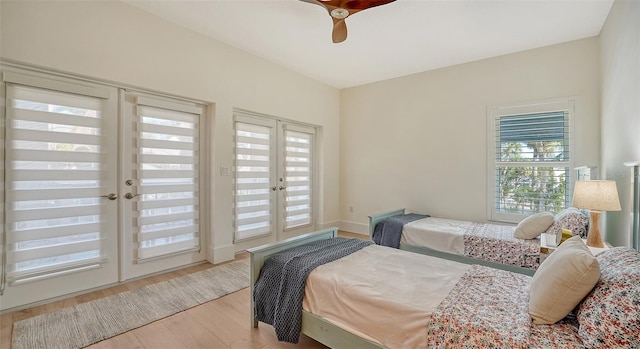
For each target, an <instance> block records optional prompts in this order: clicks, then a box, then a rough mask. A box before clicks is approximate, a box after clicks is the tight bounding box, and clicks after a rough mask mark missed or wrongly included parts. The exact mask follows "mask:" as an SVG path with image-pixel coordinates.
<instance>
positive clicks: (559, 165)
mask: <svg viewBox="0 0 640 349" xmlns="http://www.w3.org/2000/svg"><path fill="white" fill-rule="evenodd" d="M541 109H542V110H544V106H541ZM569 121H570V111H569V109H565V110H552V111H538V112H528V113H509V112H508V111H507V112H506V113H505V112H502V113H500V112H498V113H496V114H495V115H494V120H493V124H494V128H495V132H494V135H495V139H494V144H495V148H494V159H495V163H494V164H495V183H494V189H495V190H494V193H493V195H494V212H495V213H496V214H497V215H500V214H506V215H509V214H514V215H529V214H531V213H535V212H541V211H550V212H558V211H560V210H562V209H564V208H565V207H567V205H568V203H569V199H570V192H571V190H570V185H569V184H570V170H571V164H570V122H569ZM494 218H495V217H494Z"/></svg>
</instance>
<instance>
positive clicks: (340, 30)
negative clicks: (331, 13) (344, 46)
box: [331, 18, 347, 44]
mask: <svg viewBox="0 0 640 349" xmlns="http://www.w3.org/2000/svg"><path fill="white" fill-rule="evenodd" d="M331 39H332V40H333V43H334V44H337V43H340V42H343V41H345V40H346V39H347V22H345V21H344V19H335V18H334V19H333V32H332V33H331Z"/></svg>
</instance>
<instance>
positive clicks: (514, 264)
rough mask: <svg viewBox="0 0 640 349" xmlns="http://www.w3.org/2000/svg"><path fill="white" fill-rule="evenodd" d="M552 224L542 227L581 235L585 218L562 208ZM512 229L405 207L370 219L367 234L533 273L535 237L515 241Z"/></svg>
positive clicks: (536, 255)
mask: <svg viewBox="0 0 640 349" xmlns="http://www.w3.org/2000/svg"><path fill="white" fill-rule="evenodd" d="M548 216H549V217H547V219H552V218H551V214H548ZM540 218H543V217H540ZM552 220H553V223H551V222H549V224H551V225H550V226H549V227H544V228H543V229H544V230H548V231H549V233H551V234H556V233H557V232H559V230H560V228H566V229H571V230H573V231H574V232H575V234H576V235H580V236H582V237H586V232H587V230H588V222H589V220H588V216H587V215H585V214H584V213H582V212H580V211H579V210H577V209H573V208H570V209H566V210H563V211H562V212H560V213H558V214H557V215H555V217H553V219H552ZM534 223H535V222H534ZM515 230H516V226H513V225H498V224H491V223H476V222H468V221H461V220H453V219H445V218H439V217H431V216H428V215H418V214H414V213H409V214H406V213H405V209H398V210H394V211H389V212H385V213H381V214H377V215H371V216H369V236H370V237H371V238H372V240H374V241H375V242H376V243H377V244H379V245H384V246H390V247H394V248H399V249H402V250H408V251H412V252H417V253H421V254H426V255H430V256H436V257H439V258H445V259H450V260H454V261H458V262H462V263H467V264H481V265H485V266H489V267H492V268H498V269H503V270H509V271H513V272H517V273H520V274H525V275H533V274H534V272H535V270H536V269H537V268H538V266H539V264H540V258H539V257H540V239H538V238H534V239H522V238H516V237H515V236H514V231H515Z"/></svg>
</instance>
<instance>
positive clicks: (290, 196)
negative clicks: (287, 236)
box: [284, 125, 314, 229]
mask: <svg viewBox="0 0 640 349" xmlns="http://www.w3.org/2000/svg"><path fill="white" fill-rule="evenodd" d="M303 130H304V129H303V128H298V127H296V126H291V125H287V126H286V128H285V130H284V136H285V146H284V152H285V153H284V159H285V165H284V166H285V169H284V177H285V183H286V192H285V202H284V215H285V217H284V225H285V226H284V228H285V229H291V228H296V227H302V226H305V225H310V224H311V217H312V200H311V199H312V197H313V192H312V188H313V186H312V184H313V183H312V180H313V175H312V174H313V165H312V164H313V162H312V160H313V157H312V154H313V136H314V135H313V130H312V129H311V130H310V131H309V132H305V131H303Z"/></svg>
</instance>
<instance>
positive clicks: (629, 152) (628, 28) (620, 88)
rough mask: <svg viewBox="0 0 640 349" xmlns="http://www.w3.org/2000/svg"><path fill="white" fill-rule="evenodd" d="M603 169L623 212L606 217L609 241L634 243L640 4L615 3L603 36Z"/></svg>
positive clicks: (639, 128)
mask: <svg viewBox="0 0 640 349" xmlns="http://www.w3.org/2000/svg"><path fill="white" fill-rule="evenodd" d="M600 45H601V57H602V58H601V61H602V66H601V70H602V97H601V98H602V102H601V103H602V109H601V112H602V171H601V175H603V176H604V177H603V178H607V179H613V180H616V182H617V185H618V192H619V195H620V204H621V206H622V211H620V212H607V213H606V228H605V229H604V232H605V239H606V240H607V241H609V242H610V243H612V244H613V245H615V246H617V245H626V246H630V245H631V234H630V231H631V230H630V227H631V217H630V214H631V210H632V204H631V201H630V200H631V195H630V194H631V188H630V182H631V179H632V178H631V170H630V168H629V167H625V166H624V165H623V163H624V162H627V161H639V160H640V2H638V1H620V0H617V1H616V2H615V3H614V4H613V7H612V8H611V11H610V12H609V16H608V17H607V20H606V22H605V25H604V27H603V29H602V32H601V33H600Z"/></svg>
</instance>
